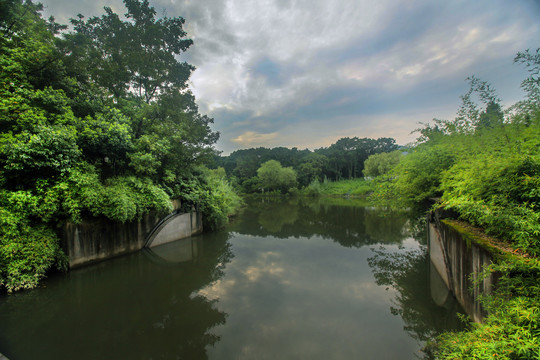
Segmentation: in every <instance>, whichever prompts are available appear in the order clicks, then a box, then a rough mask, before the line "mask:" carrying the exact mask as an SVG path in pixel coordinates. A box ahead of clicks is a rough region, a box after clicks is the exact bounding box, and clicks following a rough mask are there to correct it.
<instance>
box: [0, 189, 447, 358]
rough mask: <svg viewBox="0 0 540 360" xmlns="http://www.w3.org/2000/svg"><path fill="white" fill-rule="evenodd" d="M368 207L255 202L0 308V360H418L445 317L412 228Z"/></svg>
mask: <svg viewBox="0 0 540 360" xmlns="http://www.w3.org/2000/svg"><path fill="white" fill-rule="evenodd" d="M365 205H366V204H363V203H361V202H358V201H353V200H343V199H316V200H313V199H289V200H286V201H282V200H278V199H252V200H250V201H249V202H248V206H247V208H246V210H245V211H244V213H243V214H241V215H240V216H239V217H238V218H237V219H236V220H235V221H234V222H233V223H231V224H230V225H229V226H228V227H227V228H226V229H224V230H223V231H218V232H215V233H211V234H204V235H202V236H196V237H192V238H191V239H186V240H184V241H180V242H175V243H171V244H167V245H163V246H160V247H156V248H153V249H152V251H146V252H141V253H138V254H133V255H130V256H125V257H121V258H117V259H115V260H112V261H108V262H104V263H101V264H97V265H95V266H91V267H87V268H83V269H80V270H77V271H74V272H72V273H70V274H68V275H66V276H59V277H56V278H53V279H50V280H49V281H47V282H46V287H44V288H42V289H37V290H36V291H30V292H25V293H21V294H17V295H14V296H9V297H5V298H3V299H0V328H1V329H2V331H1V332H0V352H3V353H5V354H6V355H7V356H8V357H12V358H13V359H35V358H40V359H72V358H74V359H85V358H86V359H96V358H107V359H109V358H111V359H115V358H129V359H177V358H180V359H206V358H210V359H220V360H221V359H254V358H256V359H277V358H312V359H328V358H333V359H358V358H366V359H376V358H385V359H411V358H414V356H415V354H417V353H418V350H419V349H420V347H421V344H419V343H421V342H423V341H425V340H426V339H429V338H430V337H431V336H433V335H434V334H436V333H437V332H438V331H440V330H441V329H443V328H444V329H449V328H452V326H453V322H454V321H455V309H454V308H453V306H454V305H453V303H452V301H451V297H448V296H446V297H445V295H444V294H442V295H441V294H440V293H439V292H437V291H435V292H433V291H432V290H430V273H429V268H428V266H429V261H428V260H427V254H426V249H425V246H424V245H422V244H425V240H424V237H422V238H416V234H417V233H418V234H419V233H421V232H422V230H421V226H419V223H417V222H415V221H411V219H410V217H409V216H408V215H407V214H406V213H404V212H391V211H381V210H377V209H374V208H370V207H366V206H365ZM377 246H383V247H382V248H381V247H377ZM432 294H435V295H432ZM437 294H439V295H437ZM432 296H433V297H434V298H437V299H438V300H437V302H434V301H433V300H431V298H432ZM448 299H450V300H448ZM438 304H439V305H441V304H442V306H438Z"/></svg>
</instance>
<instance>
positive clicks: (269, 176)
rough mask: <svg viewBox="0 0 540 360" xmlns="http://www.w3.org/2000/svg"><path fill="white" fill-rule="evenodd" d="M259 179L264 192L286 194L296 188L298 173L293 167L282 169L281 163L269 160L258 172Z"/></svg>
mask: <svg viewBox="0 0 540 360" xmlns="http://www.w3.org/2000/svg"><path fill="white" fill-rule="evenodd" d="M257 177H258V178H259V181H260V184H261V186H262V187H263V190H264V191H267V190H268V191H279V192H281V193H286V192H287V191H289V190H290V189H292V188H294V187H296V185H297V182H296V171H294V169H293V168H292V167H285V168H284V167H282V166H281V164H280V163H279V161H276V160H269V161H267V162H265V163H264V164H262V165H261V167H260V168H259V169H258V170H257Z"/></svg>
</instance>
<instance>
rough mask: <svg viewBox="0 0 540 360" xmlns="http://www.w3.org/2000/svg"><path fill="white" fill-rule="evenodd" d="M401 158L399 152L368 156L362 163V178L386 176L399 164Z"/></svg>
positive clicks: (401, 154) (400, 152)
mask: <svg viewBox="0 0 540 360" xmlns="http://www.w3.org/2000/svg"><path fill="white" fill-rule="evenodd" d="M402 156H403V153H402V151H401V150H396V151H392V152H389V153H379V154H373V155H370V156H369V157H368V158H367V160H366V161H365V162H364V176H368V177H378V176H382V175H386V174H388V173H389V172H390V171H391V170H392V169H394V168H395V167H396V166H397V164H399V162H400V160H401V157H402Z"/></svg>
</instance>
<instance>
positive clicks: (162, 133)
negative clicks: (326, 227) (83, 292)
mask: <svg viewBox="0 0 540 360" xmlns="http://www.w3.org/2000/svg"><path fill="white" fill-rule="evenodd" d="M124 4H125V6H126V9H127V12H126V14H125V18H121V17H120V16H119V15H118V14H116V13H114V12H113V11H112V10H111V9H110V8H107V7H106V8H105V14H104V15H102V16H101V17H92V18H90V19H85V18H84V17H83V16H82V15H79V16H78V17H77V18H76V19H72V20H71V22H72V25H73V27H72V30H70V31H67V27H66V26H61V25H59V24H57V23H55V22H54V19H53V18H51V19H49V20H45V19H43V18H42V17H41V15H40V12H41V9H42V7H41V5H36V4H33V3H32V2H31V1H24V2H23V1H21V0H6V1H2V2H1V3H0V6H1V12H0V13H1V16H0V32H1V33H2V36H0V169H1V170H0V212H1V214H2V216H1V222H2V226H1V228H0V287H4V288H6V289H7V290H8V291H13V290H17V289H20V288H29V287H33V286H35V285H36V284H37V282H38V281H39V279H40V278H42V277H43V276H44V275H45V273H46V271H47V270H48V269H49V268H50V267H51V266H53V265H55V264H56V265H57V266H58V267H60V268H62V267H65V259H64V256H63V255H62V252H61V250H60V247H59V241H58V234H57V230H58V224H60V223H62V222H63V221H67V220H69V221H73V222H78V221H81V219H83V218H84V217H86V216H104V217H107V218H109V219H112V220H115V221H120V222H126V221H131V220H134V219H137V218H138V217H140V216H141V215H142V214H144V213H147V212H149V211H157V212H167V211H169V210H170V209H171V201H170V199H171V198H176V199H181V200H183V202H184V203H185V206H186V207H191V206H192V205H193V206H199V207H200V208H201V209H202V210H203V211H204V212H205V213H206V214H205V215H207V219H208V220H209V222H208V224H207V225H208V226H210V227H212V226H217V225H218V224H221V223H223V221H224V217H226V216H227V215H228V214H229V212H230V211H231V210H232V207H234V204H237V202H238V201H237V200H238V199H237V198H236V197H235V195H234V194H232V193H231V192H232V189H231V188H230V186H228V184H225V183H223V180H216V179H215V176H213V175H212V174H211V173H210V172H208V171H205V170H204V169H202V168H201V165H203V164H205V163H206V162H207V161H208V160H209V159H211V158H212V156H214V154H215V150H214V148H213V144H214V143H215V142H216V140H217V138H218V135H219V134H217V133H215V132H213V131H212V130H211V129H210V125H211V123H212V122H213V120H212V119H210V118H208V117H207V116H204V115H201V114H199V112H198V108H197V105H196V103H195V98H194V96H193V95H192V94H191V93H190V91H189V90H188V89H187V82H188V79H189V77H190V74H191V72H192V71H193V67H192V66H191V65H189V64H187V63H185V62H182V61H180V60H178V59H179V56H181V54H182V53H183V52H184V51H186V50H187V49H188V48H189V47H190V46H191V44H192V40H191V39H187V38H186V33H185V31H184V30H183V24H184V19H183V18H181V17H173V18H169V17H162V18H158V17H156V11H155V9H154V8H152V7H151V6H150V5H149V3H148V1H147V0H141V1H139V0H125V1H124ZM220 181H221V182H220ZM187 183H188V184H189V186H185V184H187ZM194 194H198V195H194Z"/></svg>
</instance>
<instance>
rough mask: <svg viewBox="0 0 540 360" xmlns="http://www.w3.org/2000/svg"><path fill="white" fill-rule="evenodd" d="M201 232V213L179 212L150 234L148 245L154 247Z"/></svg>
mask: <svg viewBox="0 0 540 360" xmlns="http://www.w3.org/2000/svg"><path fill="white" fill-rule="evenodd" d="M200 232H202V219H201V214H200V213H196V212H191V213H187V214H178V215H176V216H172V217H170V218H169V219H167V221H165V222H164V223H162V224H160V226H159V228H158V229H156V231H154V232H153V233H152V234H151V235H150V238H149V239H148V241H147V243H146V246H147V247H154V246H158V245H163V244H167V243H170V242H173V241H176V240H179V239H184V238H187V237H190V236H191V235H193V234H197V233H200Z"/></svg>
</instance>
